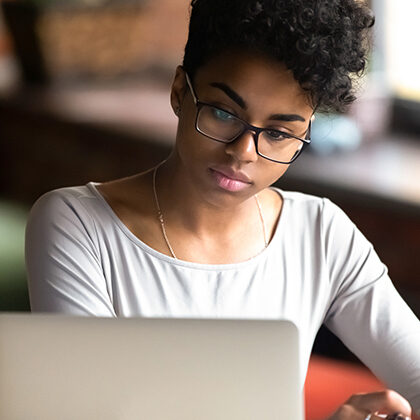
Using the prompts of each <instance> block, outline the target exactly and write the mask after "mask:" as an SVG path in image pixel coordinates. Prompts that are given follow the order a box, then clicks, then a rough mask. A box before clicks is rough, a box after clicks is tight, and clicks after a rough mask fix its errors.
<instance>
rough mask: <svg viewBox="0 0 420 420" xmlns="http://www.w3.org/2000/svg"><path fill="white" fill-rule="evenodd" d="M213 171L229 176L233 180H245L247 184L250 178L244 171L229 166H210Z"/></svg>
mask: <svg viewBox="0 0 420 420" xmlns="http://www.w3.org/2000/svg"><path fill="white" fill-rule="evenodd" d="M210 169H211V170H213V171H216V172H219V173H221V174H222V175H224V176H225V177H227V178H230V179H232V180H234V181H241V182H245V183H247V184H251V183H252V182H251V179H250V178H249V177H248V175H246V174H245V173H244V172H241V171H235V170H234V169H232V168H230V167H228V166H227V167H216V168H210Z"/></svg>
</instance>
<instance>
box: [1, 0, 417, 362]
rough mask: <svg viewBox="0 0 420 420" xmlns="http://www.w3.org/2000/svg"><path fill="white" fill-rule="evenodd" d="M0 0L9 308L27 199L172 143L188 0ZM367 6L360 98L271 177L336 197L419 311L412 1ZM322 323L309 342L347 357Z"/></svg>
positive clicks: (22, 285) (131, 166)
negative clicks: (367, 52)
mask: <svg viewBox="0 0 420 420" xmlns="http://www.w3.org/2000/svg"><path fill="white" fill-rule="evenodd" d="M0 5H1V8H0V10H1V11H0V310H2V311H6V310H7V311H15V310H27V309H28V298H27V292H26V277H25V269H24V256H23V249H24V229H25V223H26V217H27V213H28V210H29V208H30V206H31V205H32V204H33V202H34V201H35V200H36V199H37V198H38V197H39V196H40V195H41V194H43V193H44V192H46V191H49V190H51V189H54V188H59V187H63V186H69V185H77V184H84V183H86V182H88V181H98V182H100V181H105V180H109V179H112V178H117V177H122V176H127V175H131V174H134V173H136V172H139V171H141V170H144V169H146V168H149V167H150V166H152V165H154V164H156V163H157V162H158V161H160V160H161V159H162V158H164V157H166V156H167V155H168V153H169V151H170V149H171V145H172V143H173V140H174V135H175V130H176V118H175V117H174V116H173V114H172V111H171V109H170V106H169V88H170V84H171V81H172V77H173V75H174V70H175V66H176V65H177V64H179V63H180V62H181V59H182V55H183V47H184V44H185V41H186V36H187V24H188V14H189V9H188V6H189V0H118V1H117V0H113V1H112V0H111V1H104V0H65V1H59V0H55V1H53V0H50V1H48V0H32V1H30V0H25V1H24V0H14V1H12V0H5V1H2V2H1V3H0ZM371 6H372V8H373V9H374V12H375V15H376V26H375V40H374V43H375V46H374V50H373V53H372V56H371V59H370V63H369V69H368V72H367V74H366V77H365V78H364V80H363V82H362V83H361V84H360V87H359V90H360V98H359V100H358V101H357V102H356V103H355V104H354V105H353V106H352V107H351V109H350V110H349V112H348V113H346V114H345V115H332V116H329V117H327V116H324V115H319V116H318V118H317V119H316V122H315V123H314V130H313V137H314V139H313V144H312V145H311V147H310V148H308V149H306V150H305V154H304V155H303V156H301V157H300V158H299V159H298V160H297V161H296V163H294V164H293V166H292V167H291V168H290V169H289V172H288V173H287V175H286V176H285V177H284V178H282V179H281V180H280V181H279V182H278V186H280V187H281V188H284V189H296V190H299V191H303V192H306V193H311V194H316V195H321V196H326V197H329V198H330V199H332V200H333V201H335V202H336V203H337V204H339V205H340V206H341V207H342V208H343V209H344V210H345V211H346V212H347V213H348V214H349V215H350V217H351V218H352V219H353V221H354V222H355V223H356V224H357V225H358V227H359V228H360V229H361V230H362V231H363V232H364V234H365V235H366V236H367V237H368V239H369V240H370V241H371V242H373V243H374V245H375V248H376V250H377V252H378V253H379V255H380V256H381V258H382V260H383V261H384V262H385V263H386V264H387V265H388V267H389V270H390V274H391V277H392V278H393V280H394V282H395V285H396V286H397V288H398V289H399V290H400V292H401V293H402V294H403V296H404V297H405V298H406V300H407V301H408V302H409V304H410V305H411V307H412V308H413V310H414V311H415V312H416V313H417V315H419V314H420V306H419V303H420V258H419V251H420V77H419V74H420V54H419V52H418V46H417V43H418V40H419V39H420V25H419V24H418V22H417V17H418V16H419V15H420V2H419V1H418V0H372V1H371ZM324 334H325V335H324ZM320 336H321V338H320V339H319V340H318V341H317V344H316V347H315V350H316V351H319V352H327V353H328V352H329V353H331V352H333V353H334V356H338V357H351V356H349V355H348V354H346V353H345V350H342V349H340V347H338V346H337V343H336V342H335V341H334V338H332V337H330V336H329V335H328V334H327V333H324V332H321V334H320ZM331 349H333V351H332V350H331Z"/></svg>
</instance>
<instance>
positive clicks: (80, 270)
mask: <svg viewBox="0 0 420 420" xmlns="http://www.w3.org/2000/svg"><path fill="white" fill-rule="evenodd" d="M82 199H83V198H80V197H79V196H78V193H76V192H74V191H70V189H61V190H55V191H52V192H49V193H47V194H45V195H43V196H42V197H41V198H40V199H38V201H37V202H36V203H35V204H34V206H33V207H32V210H31V212H30V215H29V219H28V223H27V227H26V240H25V261H26V270H27V276H28V287H29V297H30V303H31V309H32V311H34V312H57V313H62V314H69V315H91V316H115V311H114V308H113V305H112V302H111V298H110V294H109V293H108V288H107V283H106V281H105V277H104V274H103V271H102V268H101V259H100V253H99V247H98V244H97V235H96V230H95V224H94V222H93V220H92V218H91V216H90V215H89V210H88V209H87V208H86V207H85V206H84V205H83V203H82Z"/></svg>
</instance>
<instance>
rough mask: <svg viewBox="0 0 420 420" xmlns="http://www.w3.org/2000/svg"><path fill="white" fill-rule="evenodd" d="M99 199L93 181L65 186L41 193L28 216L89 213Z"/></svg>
mask: <svg viewBox="0 0 420 420" xmlns="http://www.w3.org/2000/svg"><path fill="white" fill-rule="evenodd" d="M99 201H100V197H99V195H98V192H96V191H95V187H94V184H93V183H89V184H87V185H83V186H76V187H65V188H59V189H56V190H52V191H49V192H47V193H45V194H43V195H42V196H41V197H39V198H38V200H37V201H36V202H35V204H34V205H33V206H32V209H31V212H30V217H31V216H33V215H35V214H36V215H38V216H40V215H44V216H48V217H52V218H54V217H56V216H58V215H63V214H80V213H89V210H91V209H89V206H90V207H92V205H94V204H95V203H98V202H99Z"/></svg>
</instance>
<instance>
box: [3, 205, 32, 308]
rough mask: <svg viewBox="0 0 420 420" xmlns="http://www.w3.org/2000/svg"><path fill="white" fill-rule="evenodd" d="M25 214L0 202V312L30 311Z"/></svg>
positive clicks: (25, 212)
mask: <svg viewBox="0 0 420 420" xmlns="http://www.w3.org/2000/svg"><path fill="white" fill-rule="evenodd" d="M26 218H27V210H26V209H25V208H22V207H21V206H19V205H16V204H13V203H10V202H7V201H1V200H0V311H27V310H29V298H28V289H27V284H26V273H25V259H24V244H25V225H26Z"/></svg>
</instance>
